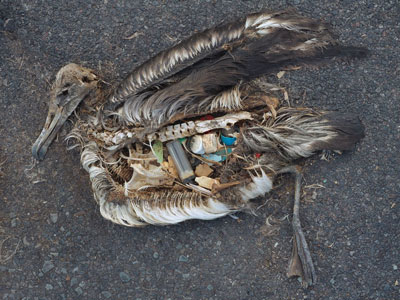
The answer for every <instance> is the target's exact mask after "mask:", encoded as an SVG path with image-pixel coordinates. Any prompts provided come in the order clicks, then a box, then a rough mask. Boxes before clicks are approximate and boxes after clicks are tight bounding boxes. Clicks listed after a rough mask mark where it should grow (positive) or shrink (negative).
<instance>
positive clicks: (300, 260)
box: [279, 166, 317, 288]
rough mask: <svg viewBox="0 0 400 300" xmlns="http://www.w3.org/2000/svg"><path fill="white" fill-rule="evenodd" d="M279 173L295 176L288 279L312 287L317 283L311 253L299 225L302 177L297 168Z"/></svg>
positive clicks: (285, 169) (290, 168) (292, 167)
mask: <svg viewBox="0 0 400 300" xmlns="http://www.w3.org/2000/svg"><path fill="white" fill-rule="evenodd" d="M279 173H292V174H294V175H295V178H296V181H295V192H294V206H293V220H292V227H293V231H294V238H293V250H292V257H291V259H290V262H289V268H288V272H287V276H288V277H293V276H299V277H301V279H302V285H303V287H305V288H306V287H308V286H310V285H314V284H315V283H316V281H317V277H316V275H315V269H314V264H313V262H312V258H311V253H310V250H309V249H308V245H307V242H306V238H305V237H304V233H303V229H302V228H301V223H300V189H301V179H302V175H301V172H300V169H299V167H296V166H289V167H286V168H283V169H282V170H281V171H280V172H279Z"/></svg>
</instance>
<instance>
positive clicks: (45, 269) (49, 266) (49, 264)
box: [42, 260, 54, 273]
mask: <svg viewBox="0 0 400 300" xmlns="http://www.w3.org/2000/svg"><path fill="white" fill-rule="evenodd" d="M53 268H54V264H53V263H52V262H51V261H49V260H46V261H45V262H44V264H43V267H42V271H43V273H47V272H49V271H50V270H52V269H53Z"/></svg>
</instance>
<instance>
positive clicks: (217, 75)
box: [111, 10, 362, 128]
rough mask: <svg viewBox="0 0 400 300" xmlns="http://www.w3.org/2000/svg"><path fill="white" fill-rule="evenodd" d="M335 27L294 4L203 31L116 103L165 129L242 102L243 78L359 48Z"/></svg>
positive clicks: (125, 89) (149, 68)
mask: <svg viewBox="0 0 400 300" xmlns="http://www.w3.org/2000/svg"><path fill="white" fill-rule="evenodd" d="M361 50H362V49H360V48H352V47H343V46H340V45H338V43H337V41H336V39H335V37H334V35H333V34H332V33H331V31H330V30H329V28H328V26H327V25H326V24H325V23H323V22H321V21H318V20H313V19H309V18H306V17H303V16H300V15H298V14H296V13H295V12H293V11H291V10H290V11H284V12H278V13H273V14H271V13H264V12H262V13H257V14H252V15H249V16H247V17H245V18H244V19H241V20H239V21H237V22H233V23H229V24H226V25H220V26H217V27H215V28H213V29H209V30H206V31H204V32H202V33H199V34H196V35H194V36H192V37H191V38H189V39H187V40H186V41H184V42H182V43H180V44H178V45H176V46H175V47H172V48H171V49H169V50H166V51H163V52H161V53H159V54H158V55H157V56H155V57H154V58H153V59H150V60H148V61H147V62H145V63H144V64H143V65H141V66H139V67H138V68H137V69H136V70H134V71H133V72H132V73H131V74H130V75H129V76H128V77H127V78H126V79H125V80H124V81H123V82H122V83H121V85H120V86H119V87H118V88H117V89H116V91H115V93H114V95H113V97H112V98H111V103H113V104H114V105H116V104H117V105H120V104H122V103H123V104H124V105H123V107H122V108H121V109H119V110H118V114H119V115H120V116H121V118H122V120H124V121H126V122H128V123H132V124H141V125H142V126H150V127H152V128H159V127H160V126H163V124H166V123H168V122H169V121H170V120H175V119H177V117H178V116H185V115H186V116H187V115H196V114H199V113H203V114H204V113H211V112H215V111H221V110H223V111H227V110H228V111H229V110H233V109H238V108H240V107H241V98H242V97H241V95H240V90H239V85H240V84H242V83H245V82H249V81H251V80H253V79H255V78H257V77H260V76H262V75H266V74H271V73H273V72H276V71H278V70H279V69H281V68H284V67H286V66H288V65H297V64H304V63H305V64H308V63H313V62H314V61H319V60H321V59H322V60H323V59H326V58H331V57H334V56H340V55H345V56H354V55H358V54H359V51H361Z"/></svg>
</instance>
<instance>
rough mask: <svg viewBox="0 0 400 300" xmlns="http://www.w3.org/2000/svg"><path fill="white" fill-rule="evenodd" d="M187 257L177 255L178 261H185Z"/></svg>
mask: <svg viewBox="0 0 400 300" xmlns="http://www.w3.org/2000/svg"><path fill="white" fill-rule="evenodd" d="M188 260H189V259H188V258H187V257H186V256H185V255H181V256H179V261H180V262H187V261H188Z"/></svg>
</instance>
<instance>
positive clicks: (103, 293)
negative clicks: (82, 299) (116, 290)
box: [101, 291, 112, 299]
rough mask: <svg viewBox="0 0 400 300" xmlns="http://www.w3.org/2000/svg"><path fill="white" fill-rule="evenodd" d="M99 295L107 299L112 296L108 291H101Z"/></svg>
mask: <svg viewBox="0 0 400 300" xmlns="http://www.w3.org/2000/svg"><path fill="white" fill-rule="evenodd" d="M101 295H102V296H103V297H104V298H106V299H109V298H111V296H112V295H111V293H110V292H109V291H103V292H101Z"/></svg>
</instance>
